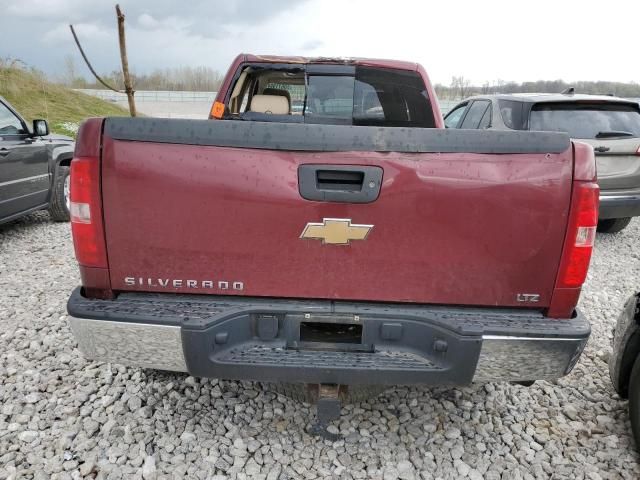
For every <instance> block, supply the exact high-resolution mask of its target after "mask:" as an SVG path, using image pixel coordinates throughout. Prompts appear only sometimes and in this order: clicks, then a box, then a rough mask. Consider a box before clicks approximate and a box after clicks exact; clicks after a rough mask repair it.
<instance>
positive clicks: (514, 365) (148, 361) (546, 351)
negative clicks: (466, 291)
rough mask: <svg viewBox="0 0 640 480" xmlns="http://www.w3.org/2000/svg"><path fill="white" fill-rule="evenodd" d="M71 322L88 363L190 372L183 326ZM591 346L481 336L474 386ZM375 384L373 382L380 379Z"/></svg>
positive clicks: (559, 361) (544, 369)
mask: <svg viewBox="0 0 640 480" xmlns="http://www.w3.org/2000/svg"><path fill="white" fill-rule="evenodd" d="M70 323H71V329H72V330H73V334H74V336H75V338H76V340H77V342H78V346H79V348H80V350H81V351H82V353H83V354H84V355H85V357H87V358H89V359H92V360H98V361H102V362H112V363H118V364H123V365H130V366H137V367H143V368H153V369H159V370H172V371H176V372H188V371H189V369H188V368H187V364H186V361H185V356H184V353H183V346H182V340H181V335H180V327H177V326H166V325H153V324H143V323H123V322H114V321H105V320H92V319H87V318H75V317H70ZM586 342H587V339H586V338H585V339H579V338H541V337H537V338H526V337H512V336H500V335H485V336H482V347H481V349H480V356H479V358H478V363H477V366H476V369H475V373H474V375H473V381H474V382H489V381H527V380H553V379H557V378H560V377H562V376H564V375H566V374H567V373H569V371H571V369H572V368H573V367H574V366H575V364H576V362H577V361H578V358H579V357H580V354H581V353H582V350H583V349H584V346H585V345H586ZM363 373H366V372H365V371H363ZM283 380H284V379H283ZM371 380H372V381H374V380H375V377H373V378H372V379H371Z"/></svg>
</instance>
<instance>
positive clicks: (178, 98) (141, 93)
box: [75, 88, 218, 103]
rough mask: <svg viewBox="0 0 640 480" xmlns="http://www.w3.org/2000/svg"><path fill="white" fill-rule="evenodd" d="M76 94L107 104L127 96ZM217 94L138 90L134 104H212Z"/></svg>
mask: <svg viewBox="0 0 640 480" xmlns="http://www.w3.org/2000/svg"><path fill="white" fill-rule="evenodd" d="M75 90H76V91H77V92H82V93H85V94H87V95H92V96H94V97H98V98H101V99H102V100H106V101H108V102H126V101H127V95H126V94H124V93H118V92H113V91H111V90H100V89H93V88H76V89H75ZM217 93H218V92H191V91H174V90H138V91H136V94H135V98H136V102H181V103H186V102H213V100H214V99H215V98H216V95H217Z"/></svg>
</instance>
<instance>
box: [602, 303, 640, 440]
mask: <svg viewBox="0 0 640 480" xmlns="http://www.w3.org/2000/svg"><path fill="white" fill-rule="evenodd" d="M609 374H610V376H611V381H612V382H613V387H614V388H615V389H616V391H617V392H618V394H619V395H620V396H621V397H622V398H628V399H629V420H630V421H631V430H632V431H633V436H634V438H635V440H636V447H637V448H639V449H640V447H639V446H640V293H636V294H635V295H632V296H631V297H630V298H629V299H628V300H627V302H626V304H625V306H624V309H623V310H622V313H621V315H620V317H619V318H618V322H617V324H616V327H615V331H614V335H613V352H612V354H611V358H610V359H609Z"/></svg>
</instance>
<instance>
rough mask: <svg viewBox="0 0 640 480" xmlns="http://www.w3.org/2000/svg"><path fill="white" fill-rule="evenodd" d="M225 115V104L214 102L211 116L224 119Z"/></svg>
mask: <svg viewBox="0 0 640 480" xmlns="http://www.w3.org/2000/svg"><path fill="white" fill-rule="evenodd" d="M223 115H224V103H222V102H213V105H212V106H211V116H212V117H213V118H218V119H220V118H222V117H223Z"/></svg>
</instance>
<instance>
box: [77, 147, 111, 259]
mask: <svg viewBox="0 0 640 480" xmlns="http://www.w3.org/2000/svg"><path fill="white" fill-rule="evenodd" d="M70 199H71V203H70V206H69V210H70V212H71V232H72V234H73V245H74V247H75V251H76V259H77V260H78V263H79V264H80V265H84V266H87V267H100V268H107V251H106V248H105V243H104V231H103V228H102V205H101V200H100V163H99V161H98V159H97V158H92V157H80V158H74V159H73V161H72V162H71V191H70Z"/></svg>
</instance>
